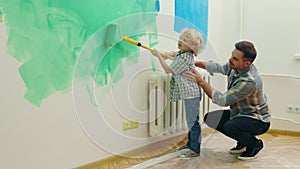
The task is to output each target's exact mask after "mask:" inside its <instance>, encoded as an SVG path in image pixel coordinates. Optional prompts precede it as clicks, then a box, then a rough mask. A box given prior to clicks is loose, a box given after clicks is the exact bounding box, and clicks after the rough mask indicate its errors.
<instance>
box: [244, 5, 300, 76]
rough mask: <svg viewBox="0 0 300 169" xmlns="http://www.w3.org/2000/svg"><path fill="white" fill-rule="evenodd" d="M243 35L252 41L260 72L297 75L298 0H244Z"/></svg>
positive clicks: (299, 63) (299, 65)
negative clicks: (256, 50) (256, 51)
mask: <svg viewBox="0 0 300 169" xmlns="http://www.w3.org/2000/svg"><path fill="white" fill-rule="evenodd" d="M243 2H244V4H243V6H244V11H243V16H244V22H243V28H244V30H243V37H244V38H245V39H251V40H252V41H254V42H255V44H256V47H257V49H258V59H257V61H256V64H257V66H258V67H259V70H260V72H261V73H267V74H281V75H291V76H298V77H299V76H300V60H296V59H295V57H294V55H295V53H297V52H299V47H300V46H299V45H300V22H299V20H300V10H299V6H300V1H299V0H285V1H281V0H251V1H243Z"/></svg>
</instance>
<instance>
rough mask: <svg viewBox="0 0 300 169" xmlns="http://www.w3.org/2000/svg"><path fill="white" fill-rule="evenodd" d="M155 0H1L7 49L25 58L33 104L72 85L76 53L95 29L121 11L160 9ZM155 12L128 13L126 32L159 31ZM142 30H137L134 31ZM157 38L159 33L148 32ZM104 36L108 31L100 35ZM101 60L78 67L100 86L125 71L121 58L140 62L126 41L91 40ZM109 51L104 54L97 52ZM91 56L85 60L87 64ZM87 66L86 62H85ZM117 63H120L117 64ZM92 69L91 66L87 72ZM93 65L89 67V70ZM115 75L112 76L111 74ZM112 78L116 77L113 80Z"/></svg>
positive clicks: (125, 13)
mask: <svg viewBox="0 0 300 169" xmlns="http://www.w3.org/2000/svg"><path fill="white" fill-rule="evenodd" d="M155 2H156V0H146V1H141V0H126V1H120V0H88V1H82V0H51V1H48V0H9V1H7V0H0V8H2V9H3V11H4V13H5V16H6V20H5V24H6V26H7V30H8V41H7V51H8V53H9V54H10V55H11V56H13V57H14V58H15V59H17V60H18V61H19V62H22V63H23V65H22V66H21V67H20V68H19V72H20V75H21V77H22V79H23V81H24V83H25V85H26V87H27V91H26V93H25V96H24V97H25V98H26V99H27V100H28V101H30V102H31V103H33V104H35V105H40V104H41V102H42V100H43V99H45V98H47V97H48V96H50V95H52V94H54V93H57V92H66V91H70V89H71V86H72V79H73V72H74V68H75V64H76V61H77V59H78V56H79V54H80V52H81V50H82V48H83V46H84V45H85V43H86V42H87V41H88V40H89V38H90V37H91V36H92V35H93V34H94V33H95V32H97V30H99V29H101V28H103V27H105V26H107V24H108V23H111V22H112V21H115V20H117V19H119V18H121V17H124V16H128V15H131V14H135V13H145V12H156V7H155ZM155 19H156V18H155V15H153V16H151V17H146V18H145V17H143V16H142V15H138V17H134V18H130V17H129V18H128V20H127V22H126V23H121V25H120V26H121V30H120V32H121V33H122V34H127V35H131V36H132V37H135V38H136V39H138V38H139V37H141V36H143V35H145V32H147V31H149V30H150V31H151V32H156V31H157V30H156V23H155ZM137 30H138V32H139V34H138V35H137V34H135V32H136V31H137ZM150 37H151V39H149V40H150V43H151V44H155V43H156V42H155V41H156V35H150ZM97 40H98V41H100V42H102V43H103V41H104V40H105V36H104V35H103V36H101V37H97ZM89 47H90V48H91V53H90V54H92V55H93V56H95V58H94V59H97V60H89V61H99V59H100V62H99V63H98V65H97V67H96V68H89V69H79V70H81V71H82V72H80V73H79V74H81V75H82V76H83V77H82V78H83V79H86V78H89V77H92V78H95V82H96V85H97V86H101V85H107V84H110V83H114V82H117V81H118V80H119V79H121V78H122V77H123V71H122V69H120V66H119V64H122V61H123V60H124V59H125V58H126V60H131V61H132V62H133V63H134V62H137V57H138V56H139V53H138V50H139V49H138V48H137V47H134V46H132V45H128V44H126V43H124V42H120V43H117V44H116V45H114V46H113V47H112V48H107V47H103V46H102V47H100V48H99V46H97V44H95V45H91V46H89ZM103 53H106V54H105V56H104V57H103V58H99V57H98V58H97V56H99V55H103ZM89 61H87V63H86V65H89V63H88V62H89ZM83 66H84V65H83ZM118 67H119V68H118ZM86 71H88V72H86ZM89 71H90V72H89ZM112 75H113V77H112ZM111 80H112V82H111Z"/></svg>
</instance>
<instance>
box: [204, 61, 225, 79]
mask: <svg viewBox="0 0 300 169" xmlns="http://www.w3.org/2000/svg"><path fill="white" fill-rule="evenodd" d="M228 67H229V65H228V63H227V64H226V65H221V64H219V63H216V62H214V61H211V60H210V61H208V62H206V70H207V72H208V73H209V74H210V75H214V73H222V74H224V75H225V74H226V72H227V70H228Z"/></svg>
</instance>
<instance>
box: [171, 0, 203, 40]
mask: <svg viewBox="0 0 300 169" xmlns="http://www.w3.org/2000/svg"><path fill="white" fill-rule="evenodd" d="M175 16H176V18H175V22H174V30H175V31H176V32H180V31H181V30H182V29H183V28H184V27H189V28H196V29H197V30H199V31H200V32H201V33H202V34H203V36H204V39H205V42H206V41H207V32H208V0H175Z"/></svg>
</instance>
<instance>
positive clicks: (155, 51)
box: [151, 48, 161, 57]
mask: <svg viewBox="0 0 300 169" xmlns="http://www.w3.org/2000/svg"><path fill="white" fill-rule="evenodd" d="M151 53H152V55H154V56H156V57H161V55H160V53H159V52H158V50H156V49H155V48H153V50H152V51H151Z"/></svg>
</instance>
